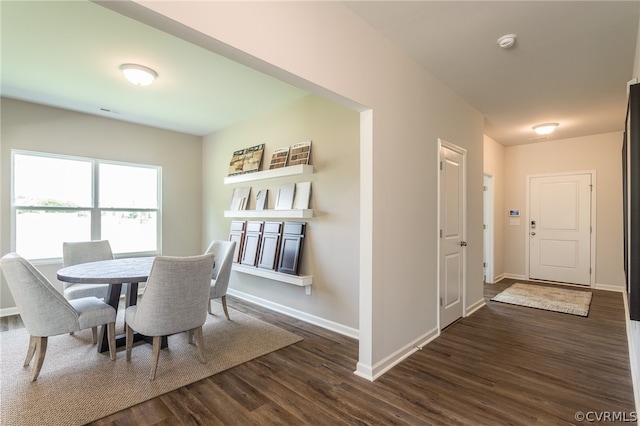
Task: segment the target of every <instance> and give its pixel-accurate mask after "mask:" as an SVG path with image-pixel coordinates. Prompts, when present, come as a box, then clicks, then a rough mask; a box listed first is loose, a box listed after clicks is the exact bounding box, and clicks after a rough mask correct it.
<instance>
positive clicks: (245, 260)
mask: <svg viewBox="0 0 640 426" xmlns="http://www.w3.org/2000/svg"><path fill="white" fill-rule="evenodd" d="M259 249H260V234H259V233H256V232H247V234H246V235H245V237H244V249H243V252H242V261H241V263H242V264H243V265H251V266H256V262H257V259H258V250H259Z"/></svg>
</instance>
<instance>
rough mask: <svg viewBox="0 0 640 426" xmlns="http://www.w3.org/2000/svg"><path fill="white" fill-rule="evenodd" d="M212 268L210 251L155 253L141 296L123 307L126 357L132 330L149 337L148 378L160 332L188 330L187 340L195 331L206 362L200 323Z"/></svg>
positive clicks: (153, 369)
mask: <svg viewBox="0 0 640 426" xmlns="http://www.w3.org/2000/svg"><path fill="white" fill-rule="evenodd" d="M212 268H213V254H203V255H199V256H189V257H174V256H158V257H156V258H155V260H154V262H153V266H152V267H151V272H149V278H148V279H147V286H146V287H145V291H144V294H143V296H142V300H141V301H140V303H138V304H137V305H134V306H130V307H128V308H127V309H126V311H125V319H124V320H125V323H126V324H127V326H126V344H127V361H131V349H132V345H133V333H134V331H135V332H138V333H140V334H143V335H145V336H148V337H153V359H152V363H151V372H150V374H149V379H150V380H154V379H155V378H156V370H157V368H158V358H159V357H160V345H161V341H162V337H163V336H169V335H171V334H176V333H181V332H183V331H188V332H189V343H191V342H192V337H193V335H195V338H196V347H197V350H198V356H199V358H200V361H201V362H202V363H205V362H206V359H205V356H204V341H203V338H202V326H203V325H204V323H205V322H206V320H207V303H208V302H209V298H208V295H209V286H210V281H211V269H212Z"/></svg>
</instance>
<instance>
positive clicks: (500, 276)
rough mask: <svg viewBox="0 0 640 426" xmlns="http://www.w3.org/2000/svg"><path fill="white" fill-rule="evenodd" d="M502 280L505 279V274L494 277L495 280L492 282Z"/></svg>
mask: <svg viewBox="0 0 640 426" xmlns="http://www.w3.org/2000/svg"><path fill="white" fill-rule="evenodd" d="M502 280H504V274H500V275H498V276H495V277H493V282H492V283H491V284H495V283H498V282H500V281H502Z"/></svg>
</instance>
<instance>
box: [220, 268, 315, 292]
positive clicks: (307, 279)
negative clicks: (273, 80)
mask: <svg viewBox="0 0 640 426" xmlns="http://www.w3.org/2000/svg"><path fill="white" fill-rule="evenodd" d="M231 269H232V270H234V271H236V272H242V273H243V274H249V275H256V276H258V277H262V278H268V279H270V280H275V281H280V282H283V283H287V284H293V285H297V286H300V287H306V286H310V285H311V284H313V276H311V275H289V274H282V273H280V272H274V271H269V270H266V269H260V268H256V267H255V266H245V265H240V264H238V263H234V264H233V265H232V266H231Z"/></svg>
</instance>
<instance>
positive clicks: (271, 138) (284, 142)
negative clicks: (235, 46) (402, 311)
mask: <svg viewBox="0 0 640 426" xmlns="http://www.w3.org/2000/svg"><path fill="white" fill-rule="evenodd" d="M359 136H360V115H359V113H357V112H356V111H353V110H351V109H348V108H345V107H344V106H341V105H338V104H335V103H333V102H330V101H327V100H325V99H323V98H320V97H318V96H314V95H309V96H307V97H305V98H302V99H300V100H297V101H294V102H292V103H290V104H287V105H285V106H283V107H281V108H278V109H276V110H273V111H270V112H268V113H266V114H264V115H261V116H259V117H255V118H253V119H251V120H249V121H246V122H243V123H240V124H237V125H235V126H232V127H229V128H226V129H224V130H222V131H220V132H218V133H215V134H213V135H210V136H208V137H205V138H204V145H203V155H202V161H203V170H204V174H203V177H204V186H203V190H204V193H203V199H204V202H203V207H204V215H203V217H204V234H205V235H206V237H207V239H208V240H210V239H224V240H226V239H227V238H228V235H229V225H230V223H231V220H232V219H229V218H224V216H223V212H222V210H227V209H229V203H230V200H231V194H232V190H233V188H235V187H238V186H240V187H242V186H251V187H252V194H251V203H250V205H249V209H254V206H255V200H254V196H255V194H256V193H257V191H258V190H261V189H268V190H269V204H268V208H271V209H272V208H273V206H274V203H275V194H276V190H277V188H278V186H279V185H280V184H282V183H285V182H291V181H292V180H291V179H287V178H280V179H271V180H268V181H262V182H249V183H246V184H237V185H228V186H225V185H224V184H223V180H224V177H225V176H226V175H227V170H228V166H229V160H230V159H231V156H232V153H233V151H236V150H238V149H242V148H246V147H249V146H252V145H255V144H258V143H265V144H266V146H265V152H264V155H263V169H267V168H268V165H269V161H270V159H271V154H272V153H273V150H274V149H276V148H280V147H286V146H291V145H293V144H295V143H298V142H302V141H305V140H312V144H311V164H312V165H313V167H314V175H313V176H312V178H311V181H312V183H311V185H312V196H311V205H310V208H312V209H313V210H314V217H313V218H311V219H306V220H305V222H307V230H306V238H305V242H304V245H303V255H302V265H301V273H302V274H310V275H312V276H313V286H312V287H311V290H312V293H311V295H309V296H306V295H305V290H304V288H303V287H297V286H293V285H291V284H285V283H281V282H278V281H273V280H269V279H265V278H259V277H255V276H252V275H247V274H243V273H238V272H232V276H231V280H230V283H229V287H230V289H231V290H230V291H231V292H234V291H235V292H241V293H242V296H244V297H247V296H248V297H249V298H250V300H251V299H257V300H258V302H260V303H263V304H265V305H267V306H272V305H273V304H276V306H280V307H282V309H284V308H285V307H286V311H285V312H289V313H293V314H296V315H298V316H299V317H301V318H303V319H306V320H311V321H315V322H317V323H319V324H321V325H323V326H325V327H329V328H333V329H335V330H337V331H340V332H343V333H345V334H348V335H351V336H355V337H357V336H358V334H357V330H358V309H359V308H358V302H359V296H358V290H359V285H358V283H359V277H358V257H359V248H358V241H359V238H358V235H359V232H358V217H359V205H360V204H359V201H360V200H359V190H360V185H359V177H358V176H359V172H360V162H359V156H358V151H359ZM241 220H244V219H241ZM255 220H272V221H274V220H275V219H255ZM280 221H281V220H280Z"/></svg>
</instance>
